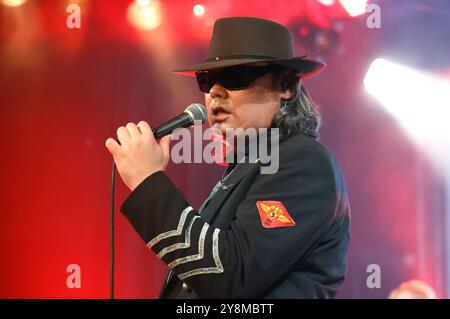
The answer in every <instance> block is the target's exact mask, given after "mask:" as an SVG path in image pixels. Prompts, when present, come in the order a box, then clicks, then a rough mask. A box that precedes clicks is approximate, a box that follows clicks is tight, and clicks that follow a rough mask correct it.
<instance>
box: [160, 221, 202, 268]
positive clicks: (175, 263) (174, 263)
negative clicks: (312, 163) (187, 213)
mask: <svg viewBox="0 0 450 319" xmlns="http://www.w3.org/2000/svg"><path fill="white" fill-rule="evenodd" d="M208 228H209V224H208V223H205V224H204V225H203V227H202V230H201V232H200V237H199V239H198V254H196V255H190V256H185V257H181V258H178V259H175V260H174V261H172V262H171V263H170V264H169V268H170V269H172V268H174V267H176V266H178V265H180V264H184V263H188V262H190V261H194V260H200V259H202V258H203V256H204V255H205V237H206V232H207V231H208Z"/></svg>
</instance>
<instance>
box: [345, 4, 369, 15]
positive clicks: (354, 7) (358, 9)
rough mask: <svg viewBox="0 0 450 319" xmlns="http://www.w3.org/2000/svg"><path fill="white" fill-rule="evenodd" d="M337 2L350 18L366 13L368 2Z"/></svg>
mask: <svg viewBox="0 0 450 319" xmlns="http://www.w3.org/2000/svg"><path fill="white" fill-rule="evenodd" d="M339 2H340V3H341V5H342V6H343V7H344V9H345V10H346V11H347V12H348V14H349V15H350V16H351V17H356V16H359V15H361V14H364V13H366V7H367V2H368V0H339Z"/></svg>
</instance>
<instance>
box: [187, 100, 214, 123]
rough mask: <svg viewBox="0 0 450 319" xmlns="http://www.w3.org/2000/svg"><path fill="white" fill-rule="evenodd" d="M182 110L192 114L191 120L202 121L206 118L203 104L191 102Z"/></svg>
mask: <svg viewBox="0 0 450 319" xmlns="http://www.w3.org/2000/svg"><path fill="white" fill-rule="evenodd" d="M184 111H185V112H188V113H190V114H191V115H192V116H194V118H193V119H192V120H193V121H202V123H203V122H205V121H206V120H207V119H208V111H207V110H206V107H205V106H204V105H203V104H200V103H192V104H191V105H189V106H188V107H187V108H186V110H184Z"/></svg>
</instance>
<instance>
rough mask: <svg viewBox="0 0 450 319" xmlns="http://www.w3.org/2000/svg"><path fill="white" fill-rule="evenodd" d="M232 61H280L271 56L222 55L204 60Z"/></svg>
mask: <svg viewBox="0 0 450 319" xmlns="http://www.w3.org/2000/svg"><path fill="white" fill-rule="evenodd" d="M232 59H280V58H275V57H273V56H266V55H223V56H216V57H213V58H208V59H206V62H213V61H221V60H232Z"/></svg>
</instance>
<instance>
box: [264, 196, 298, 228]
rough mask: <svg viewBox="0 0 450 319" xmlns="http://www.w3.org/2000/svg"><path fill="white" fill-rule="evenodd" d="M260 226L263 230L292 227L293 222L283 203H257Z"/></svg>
mask: <svg viewBox="0 0 450 319" xmlns="http://www.w3.org/2000/svg"><path fill="white" fill-rule="evenodd" d="M256 206H257V207H258V211H259V217H261V224H262V225H263V227H265V228H277V227H288V226H294V225H295V222H294V220H293V219H292V217H291V216H290V215H289V213H288V211H287V210H286V208H285V207H284V205H283V203H281V202H277V201H257V202H256Z"/></svg>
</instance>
